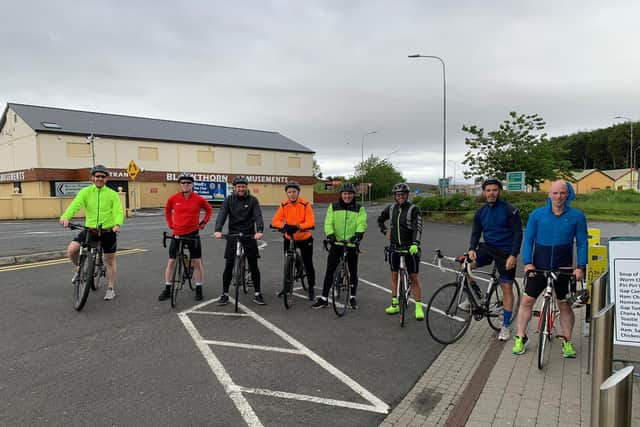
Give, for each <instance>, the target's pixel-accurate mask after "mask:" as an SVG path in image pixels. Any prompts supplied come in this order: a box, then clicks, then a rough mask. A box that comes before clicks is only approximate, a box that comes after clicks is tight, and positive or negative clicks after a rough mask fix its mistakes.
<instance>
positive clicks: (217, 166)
mask: <svg viewBox="0 0 640 427" xmlns="http://www.w3.org/2000/svg"><path fill="white" fill-rule="evenodd" d="M313 154H314V152H313V151H312V150H311V149H309V148H307V147H305V146H303V145H301V144H299V143H297V142H295V141H293V140H291V139H289V138H287V137H286V136H283V135H281V134H280V133H278V132H270V131H262V130H254V129H240V128H231V127H224V126H213V125H207V124H198V123H185V122H178V121H171V120H158V119H150V118H142V117H132V116H123V115H117V114H106V113H97V112H89V111H77V110H68V109H62V108H51V107H40V106H33V105H24V104H14V103H9V104H7V106H6V108H5V110H4V113H3V114H2V117H1V118H0V198H10V197H11V196H12V194H14V193H20V194H22V195H23V196H24V197H25V198H26V197H30V198H33V197H36V198H47V197H54V198H60V197H65V196H67V197H71V196H73V195H74V194H76V192H77V191H78V190H79V189H80V188H82V186H84V185H87V183H88V182H90V178H91V177H90V173H89V171H90V168H91V166H92V164H94V160H95V164H103V165H105V166H107V167H108V168H109V169H110V170H111V175H112V177H111V179H110V186H112V187H113V188H117V187H121V188H122V190H123V191H124V192H126V193H128V197H127V200H126V202H127V205H128V207H130V208H147V207H161V206H164V204H165V201H166V199H167V197H168V196H169V195H171V194H173V193H175V192H176V191H178V186H177V185H175V183H176V180H177V178H178V175H179V174H180V172H182V171H188V172H191V173H193V174H194V176H195V178H196V181H200V183H199V184H200V187H197V188H202V189H204V190H207V189H208V190H209V191H211V192H212V193H215V194H212V195H211V196H212V197H215V198H219V199H222V198H223V197H224V194H225V193H226V192H227V191H228V190H227V189H228V187H227V186H230V183H231V181H232V180H233V178H234V177H235V176H238V175H244V176H247V177H248V179H249V182H250V183H249V189H250V191H251V193H252V194H253V195H255V196H256V197H258V199H259V200H260V202H261V203H262V204H264V205H277V204H278V203H279V202H280V201H281V200H282V199H283V198H284V197H285V194H284V191H283V187H284V184H285V183H286V182H287V181H289V180H296V181H298V182H299V183H300V184H301V193H302V196H303V197H304V198H306V199H308V200H313V184H314V183H315V182H316V179H315V178H314V176H313V172H312V169H313ZM132 161H133V162H134V163H135V164H136V166H138V168H139V169H140V173H139V174H138V176H137V178H136V180H135V181H132V180H130V179H129V176H128V174H127V169H128V167H129V165H130V163H131V162H132ZM0 205H1V204H0ZM0 217H1V216H0Z"/></svg>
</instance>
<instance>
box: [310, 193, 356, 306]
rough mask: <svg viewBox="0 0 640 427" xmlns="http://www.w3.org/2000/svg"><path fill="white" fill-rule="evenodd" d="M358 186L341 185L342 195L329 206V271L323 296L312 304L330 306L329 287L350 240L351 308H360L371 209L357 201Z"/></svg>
mask: <svg viewBox="0 0 640 427" xmlns="http://www.w3.org/2000/svg"><path fill="white" fill-rule="evenodd" d="M355 193H356V189H355V187H354V186H353V184H350V183H346V184H344V185H343V186H342V187H341V188H340V198H339V199H338V201H337V202H335V203H332V204H330V205H329V207H328V208H327V216H326V217H325V219H324V232H325V234H326V235H327V240H328V241H329V243H330V244H331V249H330V250H329V256H328V257H327V271H326V273H325V275H324V286H323V288H322V296H321V297H319V298H318V299H317V300H316V302H315V303H314V304H313V305H312V306H311V307H313V308H325V307H328V306H329V301H328V297H329V290H330V289H331V282H332V279H333V273H334V272H335V270H336V267H337V266H338V263H339V262H340V257H342V250H343V247H344V243H341V241H344V240H348V241H349V243H347V264H348V265H349V272H350V273H351V298H350V299H349V305H350V306H351V308H353V309H356V308H358V304H357V302H356V290H357V287H358V248H357V246H358V244H359V243H360V241H361V240H362V238H363V237H364V232H365V231H367V213H366V212H365V210H364V207H362V206H360V204H358V203H356V201H355Z"/></svg>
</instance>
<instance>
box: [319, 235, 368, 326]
mask: <svg viewBox="0 0 640 427" xmlns="http://www.w3.org/2000/svg"><path fill="white" fill-rule="evenodd" d="M322 243H323V246H324V249H325V250H326V251H329V244H330V242H329V240H326V239H325V240H323V242H322ZM338 243H339V244H341V245H340V246H342V255H340V261H338V265H337V266H336V269H335V271H334V273H333V279H332V281H331V305H332V306H333V311H334V312H335V313H336V315H337V316H338V317H342V316H344V314H345V313H346V311H347V307H348V306H349V299H351V271H349V263H348V262H347V253H348V246H347V243H355V245H356V246H355V250H356V252H357V253H360V245H359V243H356V242H352V241H350V240H336V241H335V242H333V243H332V244H333V245H336V244H338Z"/></svg>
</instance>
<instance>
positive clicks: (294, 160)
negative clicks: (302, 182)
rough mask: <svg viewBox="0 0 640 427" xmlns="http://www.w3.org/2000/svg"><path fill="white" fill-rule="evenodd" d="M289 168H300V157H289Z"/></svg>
mask: <svg viewBox="0 0 640 427" xmlns="http://www.w3.org/2000/svg"><path fill="white" fill-rule="evenodd" d="M289 169H300V157H289Z"/></svg>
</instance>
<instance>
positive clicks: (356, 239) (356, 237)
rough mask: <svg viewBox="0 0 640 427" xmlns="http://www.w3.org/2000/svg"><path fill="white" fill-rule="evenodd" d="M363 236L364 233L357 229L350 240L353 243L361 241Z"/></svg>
mask: <svg viewBox="0 0 640 427" xmlns="http://www.w3.org/2000/svg"><path fill="white" fill-rule="evenodd" d="M363 237H364V233H361V232H359V231H357V232H355V233H354V235H353V237H351V239H350V240H351V242H352V243H360V242H361V241H362V238H363Z"/></svg>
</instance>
